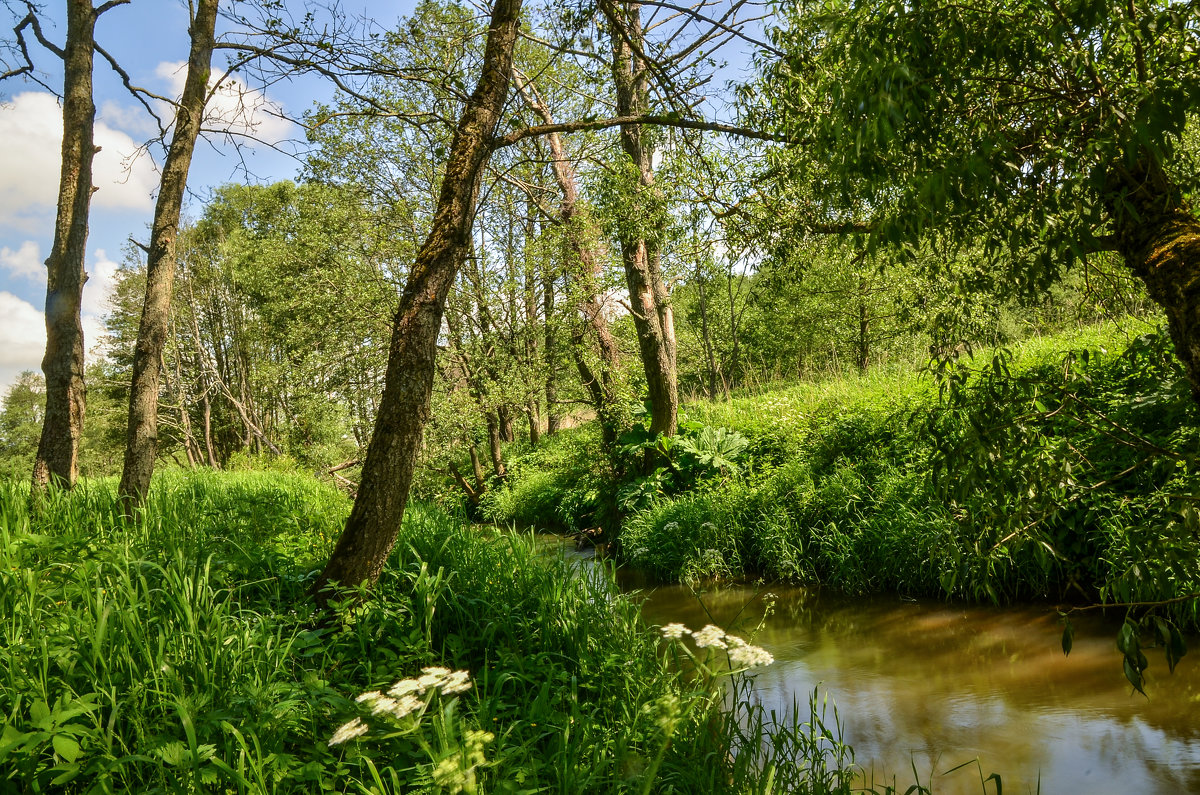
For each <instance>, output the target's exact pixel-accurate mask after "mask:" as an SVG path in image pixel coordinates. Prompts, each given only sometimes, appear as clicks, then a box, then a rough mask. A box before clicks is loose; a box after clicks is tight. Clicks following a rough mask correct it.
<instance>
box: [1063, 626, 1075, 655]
mask: <svg viewBox="0 0 1200 795" xmlns="http://www.w3.org/2000/svg"><path fill="white" fill-rule="evenodd" d="M1074 643H1075V627H1074V626H1073V625H1072V624H1071V622H1070V621H1068V622H1067V625H1066V626H1065V627H1063V634H1062V650H1063V656H1067V655H1069V654H1070V653H1071V647H1072V646H1073V645H1074Z"/></svg>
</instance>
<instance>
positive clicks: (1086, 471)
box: [495, 321, 1200, 627]
mask: <svg viewBox="0 0 1200 795" xmlns="http://www.w3.org/2000/svg"><path fill="white" fill-rule="evenodd" d="M683 416H684V419H685V420H687V421H690V422H695V423H700V424H702V425H705V426H712V427H721V428H727V429H730V430H731V431H736V432H737V433H740V434H741V435H743V436H745V437H746V438H747V439H748V440H749V444H748V446H747V451H746V454H745V458H744V460H743V461H742V463H741V466H740V472H739V473H738V474H737V475H725V476H720V477H716V476H714V477H708V478H706V479H702V480H700V481H698V482H696V483H693V484H689V486H688V487H685V488H683V489H680V488H678V487H676V488H674V489H670V488H662V489H659V490H658V491H657V493H656V494H655V493H652V498H651V499H648V500H646V501H644V503H643V504H641V505H639V506H638V507H637V509H636V510H632V511H629V512H628V513H627V515H626V516H624V518H623V521H622V524H621V528H620V550H621V554H622V555H623V558H624V560H625V561H626V562H627V563H629V564H631V565H633V566H635V567H638V568H641V569H645V570H648V571H650V572H652V573H654V574H656V575H657V576H658V577H660V578H662V579H665V580H672V581H679V580H682V581H689V582H694V581H698V580H704V579H708V578H745V577H752V578H762V579H766V580H778V581H786V582H794V583H804V584H819V585H825V586H829V587H832V588H835V589H838V590H841V591H845V592H850V593H868V592H881V591H891V592H900V593H905V594H913V595H917V594H925V595H934V596H952V597H959V598H967V599H972V600H988V601H997V602H1001V601H1010V600H1019V599H1052V600H1068V601H1070V600H1081V599H1085V600H1094V601H1104V602H1109V603H1112V602H1117V603H1123V602H1139V601H1162V600H1170V599H1173V598H1175V597H1178V596H1182V595H1186V594H1188V593H1196V592H1200V542H1198V541H1197V538H1198V536H1197V535H1196V532H1197V528H1200V512H1198V511H1197V506H1196V504H1195V496H1194V495H1195V494H1196V493H1198V491H1200V467H1198V463H1200V462H1198V461H1197V459H1196V457H1195V453H1194V451H1195V450H1196V449H1197V447H1196V446H1197V443H1198V442H1200V413H1198V412H1197V409H1196V407H1195V405H1194V403H1193V402H1192V400H1191V398H1190V395H1189V394H1188V390H1187V383H1186V379H1184V378H1183V376H1182V372H1181V371H1180V368H1179V366H1178V363H1177V362H1176V360H1175V358H1174V356H1173V354H1172V350H1171V347H1170V343H1169V340H1168V339H1167V337H1166V335H1165V334H1164V333H1161V332H1154V330H1153V328H1152V327H1150V326H1149V325H1147V324H1145V323H1143V322H1140V321H1129V322H1128V323H1127V324H1125V325H1124V326H1123V327H1120V328H1119V327H1116V326H1112V325H1104V326H1095V327H1090V328H1085V329H1080V330H1077V331H1073V332H1070V333H1066V334H1062V335H1058V336H1053V337H1044V338H1033V339H1030V340H1027V341H1025V342H1024V343H1022V344H1021V345H1020V346H1018V347H1016V348H1015V349H1014V350H1013V351H1011V352H1009V351H998V352H994V351H988V352H986V353H983V352H980V353H977V354H976V356H975V357H974V358H973V359H967V360H963V361H962V362H960V365H959V367H958V368H957V369H954V370H951V371H947V373H946V378H944V379H943V380H942V381H940V382H939V381H938V380H937V379H935V378H934V377H933V376H932V375H928V374H925V375H921V374H917V373H902V372H896V371H895V370H889V371H886V372H883V371H880V372H872V373H867V374H865V375H854V376H851V377H847V378H841V379H835V380H828V381H823V382H820V383H813V384H798V385H791V386H785V387H781V388H780V389H778V390H775V391H771V392H764V393H761V394H756V395H749V396H743V397H738V398H735V399H733V400H730V401H727V402H726V401H721V402H701V403H693V404H689V405H688V406H686V407H685V410H684V412H683ZM518 472H519V470H518ZM555 477H556V474H555V473H554V472H553V471H551V472H547V471H545V470H544V469H539V470H537V471H536V474H535V475H533V476H531V477H529V478H528V479H523V478H522V476H521V475H520V474H518V476H517V477H516V478H514V479H513V481H512V482H511V483H510V484H509V485H508V486H507V487H506V489H507V490H508V492H509V493H512V494H518V493H519V494H522V495H523V498H522V499H523V500H524V503H525V504H527V505H538V504H539V502H538V495H539V488H540V484H541V483H543V482H548V481H553V480H554V479H555ZM652 477H653V476H652ZM642 482H643V483H648V484H650V485H651V486H653V485H654V483H652V482H651V480H650V478H646V479H644V480H643V481H642ZM619 487H620V486H617V487H614V490H615V489H616V488H619ZM495 504H496V505H503V502H502V501H500V500H497V502H496V503H495ZM530 512H532V511H530ZM497 518H501V519H503V518H506V517H505V516H504V515H503V513H502V512H500V515H499V516H497ZM525 521H526V522H527V523H531V524H537V521H536V517H532V518H527V519H525ZM1197 610H1198V608H1197V601H1196V600H1190V601H1182V602H1180V603H1177V604H1172V605H1170V606H1168V609H1167V610H1166V611H1165V613H1166V614H1167V615H1169V616H1170V617H1171V618H1172V619H1174V620H1175V621H1177V622H1179V623H1180V624H1181V625H1190V626H1192V627H1195V626H1196V625H1197V618H1198V613H1197Z"/></svg>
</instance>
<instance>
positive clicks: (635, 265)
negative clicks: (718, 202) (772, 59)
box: [604, 0, 679, 436]
mask: <svg viewBox="0 0 1200 795" xmlns="http://www.w3.org/2000/svg"><path fill="white" fill-rule="evenodd" d="M604 11H605V14H606V15H607V17H608V22H609V27H610V31H611V41H612V73H613V81H614V84H615V87H616V100H617V103H616V104H617V115H618V116H640V115H644V114H645V113H647V112H648V110H649V106H650V92H649V85H648V82H647V64H646V62H645V58H644V57H643V55H642V53H644V52H645V33H644V31H643V29H642V7H641V3H638V2H635V1H634V0H624V2H612V3H606V4H605V5H604ZM620 137H621V148H622V149H623V150H624V151H625V154H626V155H627V156H628V157H629V158H630V160H632V161H633V164H634V165H635V166H636V167H637V171H638V183H639V190H638V193H639V195H644V194H646V193H648V192H652V191H655V190H657V189H656V188H655V186H654V168H653V163H652V159H653V150H652V148H651V147H649V146H647V145H646V141H645V136H644V129H643V127H642V125H640V124H625V125H622V126H621V136H620ZM635 198H636V197H635ZM632 212H633V213H634V214H635V215H640V214H641V213H639V212H638V211H637V210H636V209H635V210H633V211H632ZM621 260H622V262H623V263H624V265H625V284H626V286H627V287H628V288H629V302H630V308H631V309H632V312H633V325H634V327H635V328H636V329H637V334H638V348H639V351H640V353H641V358H642V366H643V367H644V369H645V371H646V386H647V389H648V391H649V393H650V433H651V434H655V435H657V434H662V435H664V436H673V435H674V434H675V430H676V425H677V415H678V411H679V394H678V385H677V381H676V365H675V347H676V345H675V320H674V317H673V315H672V312H671V300H670V295H669V294H668V292H667V286H666V283H665V282H664V281H663V278H662V271H661V263H660V252H659V243H658V241H657V240H655V239H653V238H649V237H641V236H637V235H622V236H621Z"/></svg>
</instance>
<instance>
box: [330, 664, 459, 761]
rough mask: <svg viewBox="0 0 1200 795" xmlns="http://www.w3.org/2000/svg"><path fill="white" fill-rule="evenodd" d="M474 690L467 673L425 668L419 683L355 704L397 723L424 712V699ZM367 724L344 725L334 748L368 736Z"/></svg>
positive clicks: (405, 681) (409, 682) (333, 740)
mask: <svg viewBox="0 0 1200 795" xmlns="http://www.w3.org/2000/svg"><path fill="white" fill-rule="evenodd" d="M470 689H471V675H470V673H469V672H467V671H451V670H450V669H449V668H437V667H432V668H422V669H421V675H420V676H419V677H417V678H416V679H401V680H400V681H399V682H397V683H396V684H394V685H392V686H391V688H389V689H388V691H387V693H386V694H384V693H381V692H379V691H378V690H371V691H369V692H366V693H363V694H362V695H360V696H359V697H358V698H357V699H355V701H357V702H358V703H360V704H366V705H367V707H368V708H370V710H371V714H372V715H375V716H379V715H388V716H390V717H392V718H395V719H396V720H400V719H401V718H406V717H408V716H409V715H412V714H413V713H415V712H418V711H419V710H421V709H422V708H423V707H424V706H425V704H426V700H425V699H424V698H422V697H423V696H425V695H426V694H429V693H432V692H438V693H441V694H442V695H443V696H449V695H454V694H456V693H464V692H466V691H467V690H470ZM367 728H368V727H367V724H365V723H363V720H362V718H355V719H354V720H352V721H349V722H348V723H344V724H342V725H341V726H340V727H339V728H338V730H337V731H335V732H334V733H333V737H331V738H330V739H329V744H330V745H340V744H342V743H344V742H347V741H349V740H353V739H354V738H355V737H361V736H362V735H364V734H366V732H367Z"/></svg>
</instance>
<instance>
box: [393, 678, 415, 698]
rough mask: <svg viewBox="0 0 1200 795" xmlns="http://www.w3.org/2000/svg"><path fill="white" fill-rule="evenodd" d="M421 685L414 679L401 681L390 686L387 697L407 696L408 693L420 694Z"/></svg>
mask: <svg viewBox="0 0 1200 795" xmlns="http://www.w3.org/2000/svg"><path fill="white" fill-rule="evenodd" d="M420 692H421V684H420V683H419V682H418V681H417V680H416V679H401V680H400V681H399V682H397V683H396V684H394V685H392V688H391V690H388V695H389V696H393V697H395V698H400V697H402V696H407V695H408V694H410V693H420Z"/></svg>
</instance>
